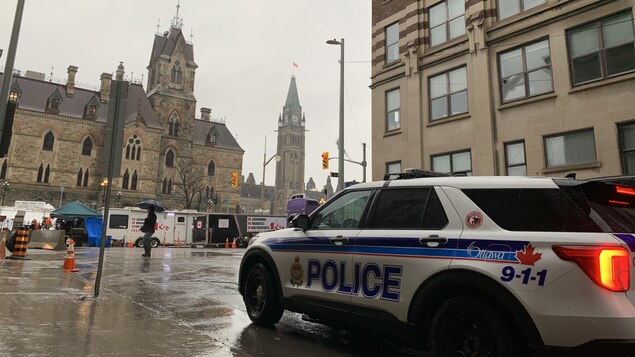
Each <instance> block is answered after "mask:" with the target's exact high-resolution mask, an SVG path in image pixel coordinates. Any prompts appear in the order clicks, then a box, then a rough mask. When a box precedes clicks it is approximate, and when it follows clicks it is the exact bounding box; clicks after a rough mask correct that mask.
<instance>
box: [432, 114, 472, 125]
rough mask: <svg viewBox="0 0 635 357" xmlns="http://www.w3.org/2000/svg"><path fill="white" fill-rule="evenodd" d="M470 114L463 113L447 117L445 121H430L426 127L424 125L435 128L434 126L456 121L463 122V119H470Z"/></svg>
mask: <svg viewBox="0 0 635 357" xmlns="http://www.w3.org/2000/svg"><path fill="white" fill-rule="evenodd" d="M471 117H472V114H470V113H465V114H457V115H454V116H451V117H447V118H445V119H435V120H434V121H431V122H429V123H428V125H426V126H427V127H431V126H435V125H441V124H445V123H449V122H452V121H456V120H463V119H468V118H471Z"/></svg>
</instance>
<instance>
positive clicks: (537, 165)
mask: <svg viewBox="0 0 635 357" xmlns="http://www.w3.org/2000/svg"><path fill="white" fill-rule="evenodd" d="M633 11H634V10H633V1H632V0H615V1H600V0H532V1H529V0H498V1H496V0H484V1H465V0H441V1H440V0H418V1H417V0H373V2H372V78H371V81H372V84H371V88H372V141H373V179H374V180H377V179H381V177H382V176H383V174H384V173H385V172H394V171H401V170H403V169H406V168H422V169H427V170H434V171H440V172H452V173H466V174H473V175H530V176H531V175H549V176H560V177H561V176H564V175H566V174H569V173H576V174H577V177H579V178H588V177H596V176H609V175H620V174H630V175H633V174H635V51H634V49H633V48H634V42H635V41H634V36H633Z"/></svg>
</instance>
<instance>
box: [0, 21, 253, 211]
mask: <svg viewBox="0 0 635 357" xmlns="http://www.w3.org/2000/svg"><path fill="white" fill-rule="evenodd" d="M181 24H182V22H181V21H180V19H179V18H178V12H177V17H175V19H174V20H173V21H172V25H171V27H170V30H169V31H166V32H165V33H163V34H157V35H155V36H154V45H153V48H152V52H151V54H150V63H149V65H148V67H147V69H148V81H147V87H146V89H144V88H143V86H142V85H141V84H140V83H129V85H128V91H127V97H125V98H124V99H125V100H126V101H127V109H126V113H125V129H124V136H123V146H122V147H120V148H118V154H119V155H121V158H122V165H121V172H120V175H115V176H116V177H114V179H113V182H111V185H112V195H111V204H112V205H114V206H132V205H135V203H137V202H139V201H141V200H143V199H145V198H156V199H159V200H160V201H161V202H163V203H164V204H165V205H166V206H167V207H168V208H171V209H180V208H183V207H184V203H183V200H182V198H181V197H180V195H179V193H178V192H180V191H179V185H182V182H183V180H182V179H181V178H180V176H179V172H178V168H179V166H180V165H183V167H191V168H195V170H199V171H198V172H199V173H200V175H199V176H198V177H199V179H200V180H201V181H200V182H202V183H203V186H202V187H203V190H202V191H201V192H199V193H198V194H197V195H196V196H195V197H194V200H193V202H192V205H191V206H190V208H191V209H197V210H201V211H204V210H212V211H222V212H234V211H235V210H236V207H238V205H239V199H240V188H239V187H232V186H231V184H230V182H231V177H232V173H237V174H238V175H240V174H241V170H242V159H243V153H244V151H243V149H242V148H241V147H240V145H239V144H238V143H237V142H236V140H235V138H234V136H233V135H232V133H231V132H230V131H229V129H228V128H227V125H226V123H225V122H224V121H221V120H214V119H212V118H211V110H210V109H209V108H205V107H203V108H201V109H200V112H201V115H200V118H196V113H195V110H196V104H197V100H196V97H195V96H194V80H195V72H196V68H197V67H198V66H197V64H196V62H195V61H194V55H193V53H194V52H193V45H192V44H191V43H188V42H186V41H185V38H184V37H183V33H182V31H181ZM77 72H78V67H76V66H69V67H68V77H67V81H66V84H58V83H54V82H51V81H46V80H45V78H44V75H37V74H34V73H32V72H27V73H26V75H24V76H22V75H20V74H17V73H16V74H14V78H13V80H12V84H11V88H10V101H12V102H15V103H16V104H17V109H16V112H15V116H14V123H13V136H12V141H11V146H10V148H9V153H8V156H7V157H6V158H3V159H2V160H1V161H0V165H1V166H0V167H1V169H0V180H4V185H3V190H2V202H3V204H4V205H11V204H12V203H13V201H14V200H16V199H19V200H40V201H46V202H49V203H52V204H53V205H54V206H56V207H57V206H58V205H59V204H64V203H68V202H70V201H73V200H77V199H79V200H81V201H83V202H84V203H85V204H87V205H89V206H93V207H95V208H99V207H101V206H103V204H104V202H105V201H104V184H105V182H104V181H105V180H104V178H105V177H106V176H107V175H106V173H107V171H106V166H107V165H105V163H104V162H103V155H104V143H105V136H106V127H107V125H110V124H109V123H107V118H108V112H109V110H111V109H112V108H111V105H110V90H111V83H114V82H113V81H112V75H111V74H109V73H103V74H102V75H101V87H100V89H99V90H90V89H83V88H79V87H76V86H75V77H76V74H77ZM124 79H125V73H124V66H123V64H121V63H120V65H119V67H118V68H117V71H116V75H115V80H119V81H123V80H124ZM125 83H127V82H125ZM190 177H192V176H190ZM5 196H6V197H5Z"/></svg>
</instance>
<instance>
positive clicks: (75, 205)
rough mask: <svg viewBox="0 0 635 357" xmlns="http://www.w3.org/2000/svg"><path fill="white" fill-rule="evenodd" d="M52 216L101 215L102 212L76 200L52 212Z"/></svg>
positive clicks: (81, 216) (84, 216)
mask: <svg viewBox="0 0 635 357" xmlns="http://www.w3.org/2000/svg"><path fill="white" fill-rule="evenodd" d="M51 217H60V218H63V219H74V218H87V217H101V213H99V212H97V211H95V210H92V209H90V208H88V207H86V206H85V205H84V204H83V203H81V202H79V201H74V202H71V203H69V204H66V205H64V206H62V207H60V208H58V209H56V210H55V211H53V212H51Z"/></svg>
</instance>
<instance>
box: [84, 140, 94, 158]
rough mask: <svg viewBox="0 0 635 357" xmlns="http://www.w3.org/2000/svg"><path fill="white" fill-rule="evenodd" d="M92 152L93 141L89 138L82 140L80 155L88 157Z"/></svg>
mask: <svg viewBox="0 0 635 357" xmlns="http://www.w3.org/2000/svg"><path fill="white" fill-rule="evenodd" d="M92 152H93V141H92V140H91V139H90V138H86V139H84V142H83V143H82V155H86V156H90V154H91V153H92Z"/></svg>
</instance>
